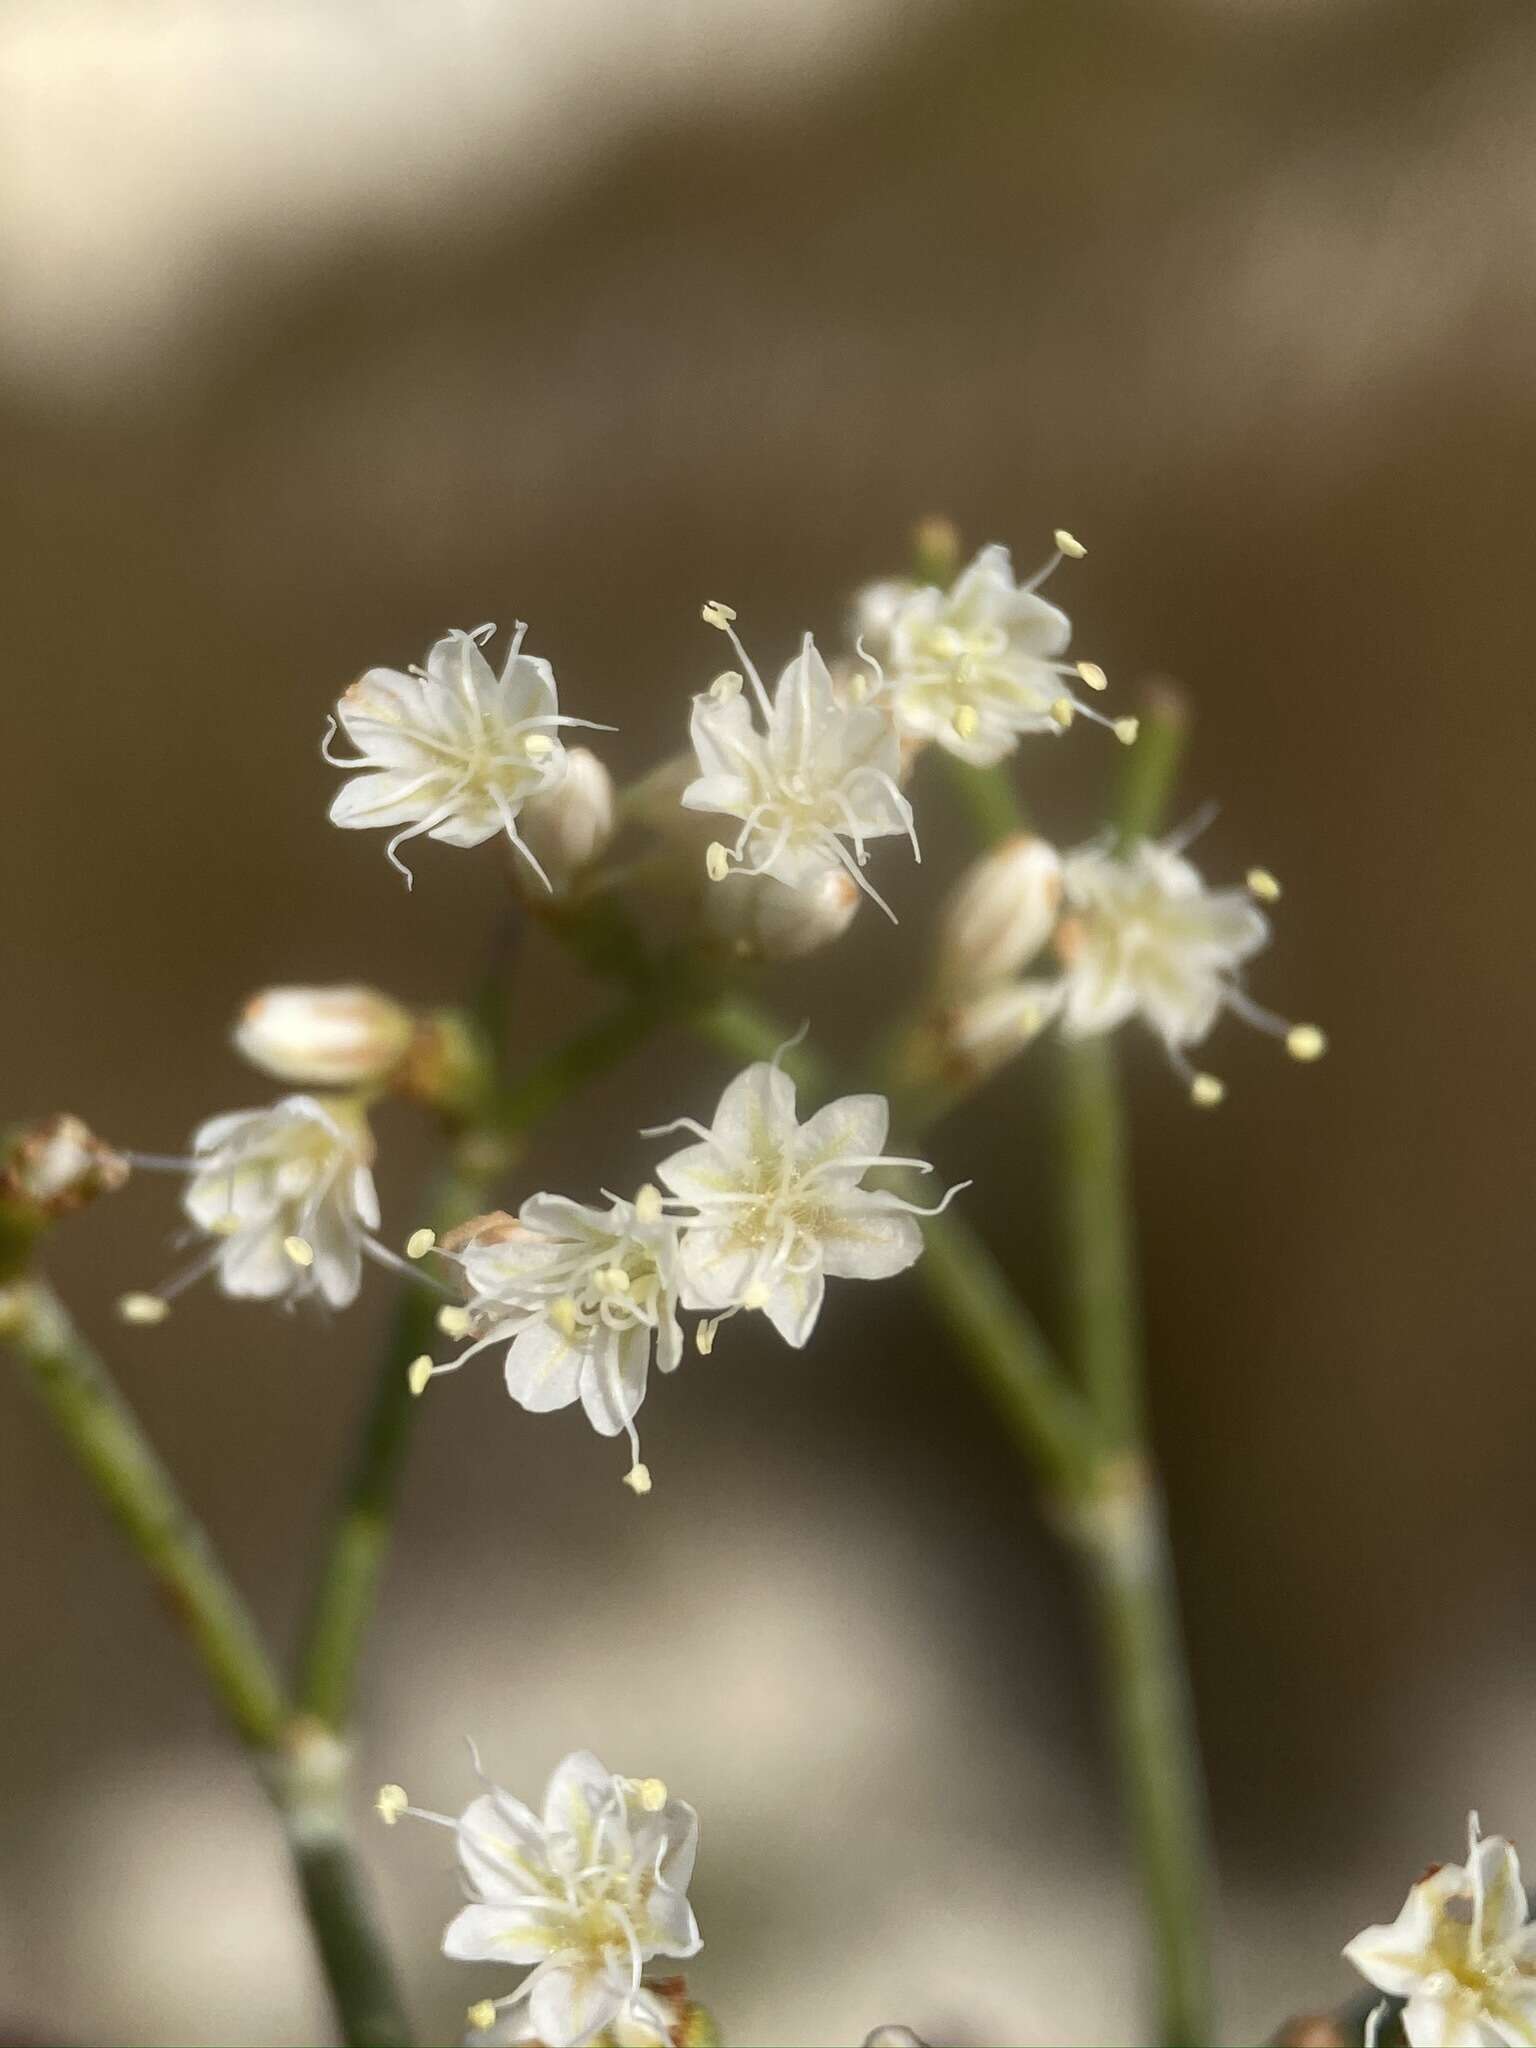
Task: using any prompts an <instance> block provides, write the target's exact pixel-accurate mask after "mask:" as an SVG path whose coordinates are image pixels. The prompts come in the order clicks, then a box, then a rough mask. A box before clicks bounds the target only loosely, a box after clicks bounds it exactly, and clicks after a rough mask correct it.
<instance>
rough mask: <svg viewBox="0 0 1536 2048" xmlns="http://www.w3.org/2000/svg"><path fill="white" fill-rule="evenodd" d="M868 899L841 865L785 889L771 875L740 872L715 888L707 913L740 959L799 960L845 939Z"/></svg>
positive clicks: (706, 901) (710, 923)
mask: <svg viewBox="0 0 1536 2048" xmlns="http://www.w3.org/2000/svg"><path fill="white" fill-rule="evenodd" d="M862 901H863V897H862V895H861V893H860V891H859V890H858V888H857V887H856V886H855V884H854V882H853V880H852V878H851V877H850V876H849V875H848V874H847V873H846V871H845V870H844V869H842V868H827V869H825V870H824V871H823V872H822V873H821V874H819V875H817V876H816V877H815V879H814V880H813V881H810V882H806V883H804V884H802V885H801V886H800V887H799V888H795V889H786V888H785V886H784V884H783V883H782V882H776V881H775V880H774V878H773V876H772V875H738V876H736V877H735V878H734V879H733V881H732V882H731V886H730V887H729V888H728V889H711V890H710V892H709V894H708V895H707V896H706V897H705V899H704V917H705V922H706V924H707V925H708V926H709V929H710V930H711V932H712V933H713V934H714V935H715V937H716V938H718V939H720V940H722V941H723V942H724V943H725V945H726V946H727V947H728V948H729V949H730V951H731V952H733V953H734V954H735V955H736V957H737V958H738V959H741V960H800V959H803V958H804V956H805V955H806V954H807V953H815V952H818V951H819V950H820V949H821V947H823V946H829V945H831V943H832V941H833V940H834V939H840V938H841V937H842V935H843V933H844V932H845V931H847V929H848V927H849V925H850V924H852V922H853V919H854V913H855V912H856V911H857V909H858V907H859V905H860V903H861V902H862Z"/></svg>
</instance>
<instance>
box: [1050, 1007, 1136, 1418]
mask: <svg viewBox="0 0 1536 2048" xmlns="http://www.w3.org/2000/svg"><path fill="white" fill-rule="evenodd" d="M1059 1097H1060V1105H1061V1107H1060V1121H1061V1162H1062V1174H1061V1181H1062V1208H1063V1213H1064V1218H1065V1237H1066V1270H1067V1272H1068V1274H1069V1275H1070V1286H1069V1297H1068V1309H1069V1317H1070V1326H1071V1342H1070V1343H1069V1345H1068V1353H1069V1356H1070V1357H1072V1358H1073V1359H1075V1361H1076V1363H1077V1369H1078V1372H1079V1373H1080V1375H1081V1377H1082V1383H1083V1386H1084V1388H1085V1390H1086V1392H1087V1395H1088V1399H1089V1401H1090V1403H1091V1404H1092V1407H1093V1412H1094V1415H1095V1418H1096V1420H1097V1422H1098V1427H1099V1433H1100V1436H1101V1439H1102V1441H1103V1444H1104V1448H1105V1449H1106V1450H1107V1451H1111V1452H1113V1451H1119V1450H1122V1449H1124V1448H1125V1447H1126V1446H1128V1445H1130V1444H1134V1443H1135V1442H1136V1441H1137V1440H1138V1434H1139V1431H1140V1428H1141V1408H1142V1389H1141V1378H1142V1368H1141V1312H1140V1308H1139V1306H1138V1296H1137V1287H1136V1252H1135V1230H1134V1225H1133V1222H1132V1218H1131V1203H1130V1156H1129V1148H1128V1146H1127V1143H1126V1133H1125V1106H1124V1103H1123V1101H1122V1099H1121V1090H1120V1085H1119V1076H1118V1074H1117V1072H1116V1069H1115V1056H1114V1048H1113V1047H1112V1046H1111V1044H1110V1042H1109V1040H1108V1039H1107V1038H1092V1039H1084V1040H1080V1041H1079V1042H1077V1043H1076V1044H1067V1045H1063V1047H1062V1048H1061V1086H1060V1091H1059Z"/></svg>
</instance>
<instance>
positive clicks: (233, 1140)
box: [119, 1095, 399, 1323]
mask: <svg viewBox="0 0 1536 2048" xmlns="http://www.w3.org/2000/svg"><path fill="white" fill-rule="evenodd" d="M132 1156H133V1161H134V1164H135V1165H137V1166H148V1167H160V1168H165V1169H167V1170H169V1171H173V1172H184V1173H187V1174H188V1175H189V1179H188V1183H187V1189H186V1192H185V1194H184V1195H183V1197H182V1206H183V1208H184V1209H185V1210H186V1212H187V1214H188V1216H189V1217H190V1218H191V1219H192V1221H193V1223H195V1224H196V1225H197V1227H198V1229H199V1230H201V1231H205V1232H207V1233H208V1235H209V1237H210V1238H211V1240H212V1242H211V1243H210V1245H209V1246H208V1248H207V1249H206V1250H205V1251H204V1252H203V1254H202V1255H201V1256H200V1257H199V1258H198V1259H196V1260H195V1261H194V1262H193V1264H192V1265H190V1266H189V1267H187V1268H186V1269H185V1270H184V1271H183V1272H181V1273H180V1274H178V1275H177V1276H176V1278H175V1279H174V1280H172V1281H171V1282H169V1284H168V1285H166V1286H164V1287H162V1288H161V1289H160V1290H159V1291H158V1292H157V1293H155V1294H131V1295H125V1296H124V1297H123V1299H122V1301H121V1302H120V1304H119V1307H120V1308H121V1310H122V1313H123V1314H124V1316H125V1317H126V1318H127V1320H128V1321H130V1322H139V1323H150V1322H158V1321H160V1319H161V1318H162V1317H163V1316H164V1314H165V1313H166V1309H167V1306H168V1304H169V1303H170V1302H171V1301H172V1300H174V1298H175V1297H176V1296H177V1295H178V1294H180V1293H181V1291H182V1290H183V1289H184V1288H186V1287H189V1286H190V1285H191V1284H192V1282H193V1281H194V1280H196V1279H198V1278H200V1277H201V1275H202V1274H204V1273H206V1272H207V1271H209V1269H210V1268H212V1269H213V1270H215V1271H216V1273H217V1275H218V1282H219V1285H220V1286H221V1287H222V1288H223V1290H224V1292H225V1293H226V1294H231V1295H235V1296H238V1297H242V1298H249V1299H256V1300H275V1299H278V1298H283V1299H286V1300H288V1301H297V1300H301V1299H303V1298H305V1297H306V1296H311V1295H315V1294H318V1295H319V1296H320V1298H321V1299H322V1300H323V1301H325V1302H327V1303H328V1304H329V1305H330V1306H331V1307H332V1308H345V1307H346V1306H347V1304H348V1302H350V1301H352V1300H353V1299H354V1298H355V1297H356V1294H357V1290H358V1285H359V1282H360V1278H361V1271H362V1255H363V1253H364V1252H368V1253H369V1254H371V1255H372V1256H373V1257H375V1258H377V1259H379V1260H380V1261H381V1262H382V1263H384V1264H386V1265H396V1264H398V1263H399V1262H398V1261H397V1260H396V1259H395V1258H394V1255H393V1254H392V1253H390V1252H388V1251H386V1250H385V1248H384V1247H383V1246H382V1245H380V1244H378V1243H377V1242H376V1241H375V1240H374V1238H373V1237H372V1236H371V1235H370V1233H371V1232H372V1231H374V1230H376V1229H377V1228H378V1223H379V1198H378V1194H377V1192H376V1191H375V1188H374V1184H373V1174H372V1172H371V1171H370V1162H371V1160H372V1158H373V1141H372V1138H371V1136H370V1134H369V1130H368V1125H367V1122H366V1120H365V1118H364V1117H363V1115H362V1113H361V1111H360V1110H358V1109H357V1108H356V1107H355V1106H354V1105H352V1104H350V1103H346V1102H343V1101H340V1100H333V1101H330V1102H328V1103H324V1104H322V1103H320V1102H317V1101H316V1100H315V1099H314V1098H313V1097H312V1096H309V1095H288V1096H284V1098H283V1099H282V1100H281V1101H280V1102H274V1103H273V1104H272V1105H271V1106H270V1108H267V1109H242V1110H235V1111H234V1112H232V1113H231V1114H230V1115H228V1116H216V1117H211V1118H210V1119H209V1120H208V1122H207V1123H205V1124H201V1125H200V1126H199V1127H198V1129H197V1131H196V1132H195V1133H194V1134H193V1138H192V1157H191V1158H190V1159H159V1158H153V1157H145V1156H144V1155H143V1154H134V1155H132Z"/></svg>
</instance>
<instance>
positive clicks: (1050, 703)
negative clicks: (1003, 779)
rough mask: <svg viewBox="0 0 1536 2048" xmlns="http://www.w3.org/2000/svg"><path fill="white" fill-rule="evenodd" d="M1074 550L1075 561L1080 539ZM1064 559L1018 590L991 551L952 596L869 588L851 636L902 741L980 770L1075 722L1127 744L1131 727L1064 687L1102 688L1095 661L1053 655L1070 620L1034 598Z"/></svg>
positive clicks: (933, 590) (1002, 554) (931, 588)
mask: <svg viewBox="0 0 1536 2048" xmlns="http://www.w3.org/2000/svg"><path fill="white" fill-rule="evenodd" d="M1070 540H1071V536H1070V535H1062V536H1061V541H1062V543H1066V542H1068V541H1070ZM1072 548H1073V549H1074V550H1075V551H1076V552H1077V553H1078V554H1081V553H1082V549H1081V547H1080V546H1079V545H1078V544H1077V543H1076V542H1073V543H1072ZM1061 554H1062V551H1061V547H1060V546H1058V550H1057V552H1056V553H1055V554H1054V555H1053V556H1052V557H1051V559H1050V561H1049V562H1047V564H1046V565H1045V567H1044V568H1043V569H1041V570H1040V571H1038V573H1037V574H1035V575H1033V576H1031V577H1030V578H1029V579H1028V580H1027V581H1026V582H1024V583H1019V582H1016V581H1015V579H1014V574H1013V564H1012V562H1011V560H1010V558H1009V554H1008V550H1007V549H1006V548H1004V547H998V546H996V545H994V546H991V547H985V548H983V549H982V550H981V552H980V554H978V555H977V557H976V559H975V560H974V561H973V562H972V563H971V564H970V566H969V567H968V568H966V569H964V570H962V571H961V573H960V575H959V576H958V577H957V578H956V580H955V582H954V583H953V585H952V586H951V587H950V588H949V589H948V590H941V589H939V588H938V587H937V586H936V585H934V584H910V583H877V584H874V585H872V586H871V587H870V588H869V589H867V590H865V591H863V592H862V593H861V594H860V597H859V599H858V602H857V606H856V611H855V624H856V628H857V630H858V632H859V635H860V638H861V640H862V642H863V643H864V645H865V646H867V647H868V648H869V650H870V652H871V653H872V654H873V655H874V656H875V657H876V658H878V660H879V661H880V662H881V663H883V665H884V667H885V670H886V679H887V686H888V688H889V692H890V701H891V704H892V708H893V710H894V712H895V717H896V723H897V726H898V729H899V730H900V732H901V734H902V736H903V738H906V739H911V740H918V741H922V740H933V741H936V742H937V743H938V745H939V746H941V747H943V748H944V749H945V750H946V751H947V752H949V753H951V754H955V755H958V756H959V758H960V759H961V760H962V761H969V762H970V763H971V764H972V765H973V766H976V767H988V766H990V765H991V764H992V763H994V762H996V761H1001V760H1002V759H1003V757H1004V756H1005V755H1006V754H1011V753H1012V752H1013V750H1014V748H1015V747H1016V746H1017V745H1018V743H1019V741H1020V739H1021V738H1022V737H1023V736H1024V735H1025V734H1027V733H1060V732H1062V731H1064V730H1065V729H1066V727H1067V726H1069V725H1071V723H1072V721H1073V719H1074V718H1075V717H1077V716H1078V715H1079V714H1081V716H1083V717H1085V718H1090V719H1092V720H1093V721H1094V722H1095V723H1096V724H1099V725H1106V726H1109V727H1110V728H1111V730H1112V731H1113V732H1114V733H1115V734H1116V736H1117V737H1118V738H1119V739H1121V740H1122V741H1124V742H1125V743H1126V744H1127V745H1128V744H1129V743H1130V742H1131V741H1132V740H1134V739H1135V737H1136V721H1135V719H1124V718H1122V719H1108V718H1105V717H1104V716H1103V715H1102V714H1101V713H1100V712H1098V711H1096V710H1095V709H1094V708H1093V706H1092V705H1091V704H1088V703H1086V702H1085V701H1084V700H1083V699H1082V698H1081V697H1079V696H1078V695H1077V694H1076V691H1075V690H1074V688H1073V687H1072V686H1073V685H1074V684H1076V683H1079V682H1085V683H1087V684H1088V686H1089V687H1090V688H1091V689H1096V690H1097V689H1102V688H1103V687H1104V677H1103V673H1102V671H1101V670H1100V669H1099V668H1097V667H1096V666H1095V665H1094V664H1093V663H1091V662H1089V663H1081V664H1072V663H1069V662H1066V661H1063V660H1062V659H1061V657H1062V655H1063V654H1064V653H1065V651H1066V647H1067V643H1068V642H1069V640H1070V639H1071V637H1072V626H1071V621H1070V620H1069V619H1068V618H1067V615H1066V613H1065V612H1063V611H1059V610H1058V609H1057V607H1056V606H1055V605H1053V604H1050V603H1049V602H1047V600H1046V599H1045V598H1043V597H1041V596H1040V595H1039V594H1038V593H1039V587H1040V585H1041V584H1042V583H1043V582H1044V581H1045V580H1046V578H1047V577H1048V576H1049V575H1050V573H1051V571H1052V570H1053V569H1055V568H1056V566H1057V564H1058V563H1059V562H1060V561H1061Z"/></svg>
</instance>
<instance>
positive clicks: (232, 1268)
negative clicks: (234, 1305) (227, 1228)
mask: <svg viewBox="0 0 1536 2048" xmlns="http://www.w3.org/2000/svg"><path fill="white" fill-rule="evenodd" d="M284 1235H285V1233H284V1232H283V1230H282V1229H281V1227H279V1226H268V1227H267V1228H264V1229H263V1228H258V1229H255V1230H250V1231H242V1232H241V1233H240V1235H239V1236H238V1237H232V1238H230V1239H229V1240H228V1241H227V1243H226V1244H225V1245H224V1247H223V1249H222V1250H221V1251H220V1253H219V1285H220V1286H221V1287H222V1288H223V1290H224V1292H225V1293H226V1294H233V1295H236V1296H238V1297H239V1298H240V1299H241V1300H246V1301H270V1300H272V1299H273V1298H274V1297H275V1296H277V1295H279V1294H286V1293H287V1292H288V1290H289V1289H290V1288H291V1287H293V1286H294V1285H295V1284H296V1282H297V1280H298V1278H299V1269H298V1267H297V1266H295V1265H294V1263H293V1261H292V1260H291V1259H290V1258H289V1256H288V1254H287V1253H286V1252H285V1251H284V1250H283V1237H284Z"/></svg>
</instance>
